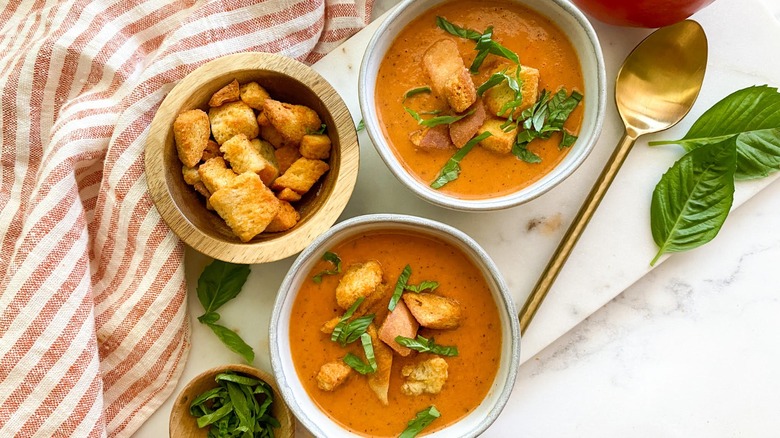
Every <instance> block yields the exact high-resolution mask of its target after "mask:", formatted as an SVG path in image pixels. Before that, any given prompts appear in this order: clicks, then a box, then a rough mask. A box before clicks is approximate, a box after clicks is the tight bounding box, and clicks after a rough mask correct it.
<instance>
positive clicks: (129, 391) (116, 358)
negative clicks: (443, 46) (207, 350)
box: [0, 0, 373, 437]
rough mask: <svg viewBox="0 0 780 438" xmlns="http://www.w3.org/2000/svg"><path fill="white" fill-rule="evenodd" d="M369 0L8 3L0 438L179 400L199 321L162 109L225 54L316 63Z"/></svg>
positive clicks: (57, 432)
mask: <svg viewBox="0 0 780 438" xmlns="http://www.w3.org/2000/svg"><path fill="white" fill-rule="evenodd" d="M372 2H373V0H304V1H296V0H265V1H263V0H199V1H193V0H148V1H128V0H98V1H94V0H92V1H90V0H10V1H5V2H0V51H1V52H0V90H2V95H0V100H2V114H1V117H0V135H2V140H0V142H1V143H2V156H1V157H0V189H1V190H0V437H11V436H23V437H30V436H63V437H65V436H68V437H69V436H74V437H86V436H103V435H107V436H129V435H130V434H132V433H133V431H135V430H136V429H137V428H138V427H139V426H140V425H141V424H142V423H143V422H144V420H145V419H146V418H148V416H149V415H150V414H151V413H152V412H153V411H154V410H155V409H156V408H157V407H159V406H160V404H161V403H162V402H163V401H164V400H165V399H166V398H167V397H169V396H170V395H171V392H172V390H173V389H174V387H175V386H176V383H177V380H178V378H179V375H180V373H181V370H182V368H183V366H184V362H185V360H186V358H187V352H188V350H189V328H188V316H187V312H186V299H185V291H186V288H185V284H184V268H183V248H182V244H181V243H180V242H179V241H178V240H177V238H176V237H175V236H174V235H173V234H172V233H171V231H170V230H169V229H168V227H167V226H166V225H165V223H164V222H163V221H162V220H161V219H160V216H159V215H158V214H157V211H156V210H155V208H154V206H153V204H152V202H151V200H150V199H149V195H148V194H147V190H146V179H145V176H144V160H143V149H144V142H145V139H146V135H147V130H148V127H149V124H150V122H151V120H152V118H153V117H154V114H155V110H156V109H157V108H158V106H159V105H160V103H161V102H162V100H163V98H165V95H166V94H167V93H168V92H169V91H170V90H171V88H173V86H174V84H175V83H176V82H177V81H178V80H180V79H181V78H183V77H184V76H185V75H186V74H187V73H189V72H191V71H192V70H194V69H195V68H197V67H198V66H200V65H202V64H203V63H205V62H207V61H209V60H211V59H214V58H216V57H219V56H222V55H227V54H230V53H236V52H244V51H266V52H277V53H283V54H285V55H288V56H291V57H293V58H296V59H298V60H300V61H304V62H308V63H312V62H314V61H317V60H318V59H320V58H321V57H322V56H324V55H325V54H326V53H328V51H330V50H332V49H333V48H335V47H336V46H337V45H338V44H339V43H341V42H342V41H344V40H345V39H346V38H347V37H349V36H350V35H352V34H353V33H355V32H356V31H358V30H359V29H360V28H362V27H363V26H365V24H366V23H367V22H368V20H369V17H370V14H371V7H372Z"/></svg>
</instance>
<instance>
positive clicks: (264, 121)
mask: <svg viewBox="0 0 780 438" xmlns="http://www.w3.org/2000/svg"><path fill="white" fill-rule="evenodd" d="M263 102H265V101H263ZM262 110H263V109H262V108H260V111H261V112H260V114H258V115H257V124H258V125H260V127H263V126H271V121H270V120H268V116H266V115H265V113H264V112H262Z"/></svg>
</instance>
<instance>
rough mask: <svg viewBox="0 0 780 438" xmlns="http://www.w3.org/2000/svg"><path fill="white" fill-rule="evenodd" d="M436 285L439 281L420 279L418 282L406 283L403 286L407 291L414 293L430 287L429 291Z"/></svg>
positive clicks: (437, 285)
mask: <svg viewBox="0 0 780 438" xmlns="http://www.w3.org/2000/svg"><path fill="white" fill-rule="evenodd" d="M437 287H439V283H438V282H436V281H432V280H424V281H421V282H420V284H407V285H406V286H404V289H405V290H408V291H409V292H414V293H420V292H422V291H424V290H426V289H430V291H431V292H433V291H434V290H435V289H436V288H437Z"/></svg>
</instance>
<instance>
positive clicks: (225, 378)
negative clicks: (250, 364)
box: [214, 373, 264, 386]
mask: <svg viewBox="0 0 780 438" xmlns="http://www.w3.org/2000/svg"><path fill="white" fill-rule="evenodd" d="M214 380H215V381H217V382H233V383H238V384H239V385H244V386H257V385H260V384H262V383H264V382H261V381H260V380H257V379H253V378H251V377H246V376H239V375H238V374H233V373H220V374H217V377H215V378H214Z"/></svg>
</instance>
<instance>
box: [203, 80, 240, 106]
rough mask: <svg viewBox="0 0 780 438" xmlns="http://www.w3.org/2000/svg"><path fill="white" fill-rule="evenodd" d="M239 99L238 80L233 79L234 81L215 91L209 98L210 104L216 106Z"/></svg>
mask: <svg viewBox="0 0 780 438" xmlns="http://www.w3.org/2000/svg"><path fill="white" fill-rule="evenodd" d="M237 100H238V80H236V79H233V82H231V83H229V84H227V85H225V86H224V87H222V88H221V89H220V90H219V91H217V92H216V93H214V95H212V96H211V99H209V106H210V107H212V108H214V107H217V106H220V105H223V104H225V103H228V102H235V101H237Z"/></svg>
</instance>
